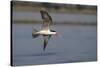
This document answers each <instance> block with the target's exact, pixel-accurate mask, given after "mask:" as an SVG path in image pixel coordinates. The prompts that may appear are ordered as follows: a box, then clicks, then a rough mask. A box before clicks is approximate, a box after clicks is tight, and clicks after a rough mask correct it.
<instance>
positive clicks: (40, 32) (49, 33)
mask: <svg viewBox="0 0 100 67" xmlns="http://www.w3.org/2000/svg"><path fill="white" fill-rule="evenodd" d="M38 33H39V34H43V35H51V34H53V33H52V32H50V31H39V32H38Z"/></svg>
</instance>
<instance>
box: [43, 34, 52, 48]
mask: <svg viewBox="0 0 100 67" xmlns="http://www.w3.org/2000/svg"><path fill="white" fill-rule="evenodd" d="M50 37H51V35H46V36H43V38H44V46H43V50H45V48H46V46H47V44H48V40H49V39H50Z"/></svg>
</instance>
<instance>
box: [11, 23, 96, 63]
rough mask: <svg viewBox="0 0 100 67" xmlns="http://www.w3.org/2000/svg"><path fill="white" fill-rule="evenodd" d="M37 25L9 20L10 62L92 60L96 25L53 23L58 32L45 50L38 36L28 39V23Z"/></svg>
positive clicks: (30, 28)
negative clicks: (11, 33)
mask: <svg viewBox="0 0 100 67" xmlns="http://www.w3.org/2000/svg"><path fill="white" fill-rule="evenodd" d="M40 26H41V25H34V24H33V25H32V24H13V48H12V49H13V61H14V65H36V64H51V63H69V62H83V61H96V58H97V53H96V50H97V46H96V44H97V42H96V41H97V29H96V26H82V25H55V28H54V29H55V30H56V31H57V32H58V33H59V34H60V36H58V37H56V36H54V37H52V38H51V39H50V41H49V43H48V45H47V48H46V50H45V51H43V42H42V37H41V36H40V37H39V38H36V39H32V27H34V28H38V29H39V28H40Z"/></svg>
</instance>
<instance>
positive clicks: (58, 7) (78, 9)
mask: <svg viewBox="0 0 100 67" xmlns="http://www.w3.org/2000/svg"><path fill="white" fill-rule="evenodd" d="M12 7H13V11H40V9H41V7H45V8H46V9H47V10H48V11H49V12H54V13H55V12H61V13H82V14H96V13H97V6H92V5H91V6H90V5H79V4H61V3H60V4H58V3H47V2H26V1H12Z"/></svg>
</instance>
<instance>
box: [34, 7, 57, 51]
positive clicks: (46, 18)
mask: <svg viewBox="0 0 100 67" xmlns="http://www.w3.org/2000/svg"><path fill="white" fill-rule="evenodd" d="M40 13H41V16H42V20H43V24H42V26H41V30H39V31H37V30H36V29H33V31H32V36H33V38H37V37H38V36H40V35H42V36H43V39H44V45H43V50H45V48H46V46H47V44H48V40H49V39H50V38H51V36H52V35H57V32H56V31H54V30H51V29H50V27H51V25H53V22H52V18H51V16H50V15H49V14H48V12H47V10H46V9H45V8H42V9H41V10H40Z"/></svg>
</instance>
